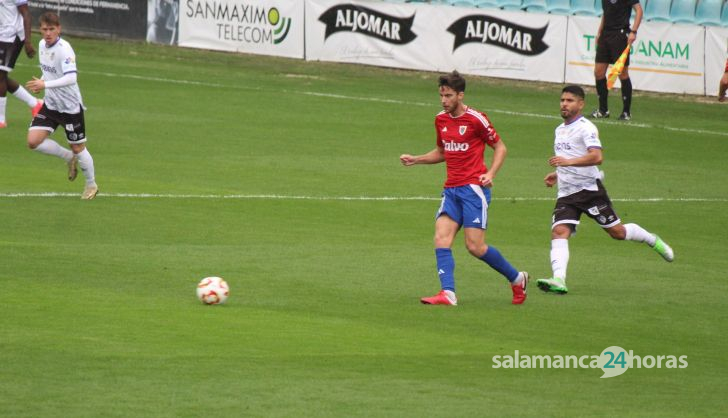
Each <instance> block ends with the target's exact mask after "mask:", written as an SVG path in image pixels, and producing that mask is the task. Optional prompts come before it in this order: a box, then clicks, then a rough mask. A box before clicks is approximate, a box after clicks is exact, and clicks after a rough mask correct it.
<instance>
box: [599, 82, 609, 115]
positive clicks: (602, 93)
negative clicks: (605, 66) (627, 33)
mask: <svg viewBox="0 0 728 418" xmlns="http://www.w3.org/2000/svg"><path fill="white" fill-rule="evenodd" d="M597 95H599V111H600V112H602V113H606V112H607V110H608V107H607V96H609V89H607V79H606V78H603V79H601V80H597Z"/></svg>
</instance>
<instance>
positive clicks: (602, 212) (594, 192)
mask: <svg viewBox="0 0 728 418" xmlns="http://www.w3.org/2000/svg"><path fill="white" fill-rule="evenodd" d="M584 97H585V94H584V90H583V89H582V88H581V87H579V86H566V87H564V89H563V90H562V91H561V117H562V118H563V119H564V123H562V124H561V125H559V126H558V127H557V128H556V133H555V141H554V153H555V155H554V156H552V157H551V158H549V165H551V166H552V167H555V168H556V171H554V172H552V173H549V174H548V175H546V177H545V178H544V183H546V186H547V187H553V186H554V185H555V184H557V182H558V188H559V192H558V198H557V200H556V207H555V208H554V213H553V219H552V224H551V269H552V271H553V277H551V278H549V279H540V280H538V281H537V284H538V287H539V289H541V290H543V291H544V292H550V293H557V294H566V293H567V292H568V289H567V288H566V267H567V265H568V263H569V241H568V240H569V238H570V237H571V235H572V234H573V233H574V232H576V226H577V225H578V224H579V218H580V217H581V214H582V213H584V214H586V215H587V216H588V217H590V218H592V219H593V220H595V221H596V222H597V223H598V224H599V226H601V227H602V228H604V230H605V231H606V232H607V233H608V234H609V236H611V237H612V238H614V239H617V240H629V241H637V242H644V243H646V244H647V245H649V246H650V247H652V248H653V249H654V250H655V251H657V253H658V254H660V255H661V256H662V258H664V259H665V260H667V261H672V260H673V251H672V248H670V246H669V245H667V244H666V243H665V242H664V241H663V240H661V239H660V237H658V236H657V235H654V234H651V233H649V232H647V231H646V230H645V229H644V228H642V227H641V226H639V225H637V224H634V223H629V224H622V221H621V220H620V219H619V216H617V214H616V213H615V212H614V209H613V208H612V202H611V201H610V200H609V196H608V195H607V191H606V190H605V189H604V185H603V184H602V181H601V180H602V177H603V176H602V174H603V173H602V172H601V171H599V169H598V168H597V167H596V166H597V165H599V164H601V163H602V143H601V141H600V140H599V131H598V130H597V128H596V126H594V124H593V123H591V122H590V121H589V120H587V119H586V118H585V117H584V116H583V115H582V111H583V110H584V104H585V102H584Z"/></svg>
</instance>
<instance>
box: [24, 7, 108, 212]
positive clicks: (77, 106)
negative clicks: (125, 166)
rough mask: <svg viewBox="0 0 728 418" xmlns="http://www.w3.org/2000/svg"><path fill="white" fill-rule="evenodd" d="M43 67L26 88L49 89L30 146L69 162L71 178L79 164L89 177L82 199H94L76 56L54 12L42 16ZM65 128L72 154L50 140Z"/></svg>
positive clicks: (31, 132)
mask: <svg viewBox="0 0 728 418" xmlns="http://www.w3.org/2000/svg"><path fill="white" fill-rule="evenodd" d="M40 32H41V35H42V36H43V39H42V40H41V41H40V45H39V52H40V54H39V55H40V57H39V59H40V67H41V70H42V71H43V77H42V78H40V79H38V78H35V77H33V79H32V80H30V81H28V82H27V83H26V86H27V87H28V88H29V89H30V90H31V91H32V92H33V93H37V92H39V91H41V90H44V89H45V97H44V99H45V103H44V104H43V107H42V108H41V109H40V112H38V115H36V116H35V117H34V118H33V122H31V124H30V129H29V130H28V146H29V147H30V149H33V150H36V151H38V152H41V153H43V154H48V155H53V156H56V157H59V158H62V159H63V160H65V161H66V163H68V179H69V180H71V181H73V180H74V179H75V178H76V163H77V162H78V166H79V167H80V168H81V172H83V175H84V177H86V186H85V188H84V191H83V194H82V195H81V199H93V198H94V197H96V194H97V193H98V191H99V188H98V186H97V185H96V179H95V170H94V160H93V157H91V154H89V152H88V149H86V139H87V138H86V126H85V123H84V117H83V111H84V107H83V101H82V99H81V91H80V90H79V88H78V83H77V82H76V73H77V69H76V54H75V53H74V52H73V48H71V44H69V43H68V42H67V41H66V40H64V39H61V22H60V20H59V18H58V15H57V14H55V13H53V12H47V13H44V14H43V15H42V16H41V17H40ZM59 125H61V126H63V129H64V130H65V131H66V140H67V141H68V144H69V145H70V147H71V151H73V152H71V151H69V150H68V149H66V148H63V147H62V146H60V145H59V144H58V143H57V142H56V141H54V140H52V139H50V138H49V136H50V134H51V133H53V132H54V131H55V130H56V128H57V127H58V126H59Z"/></svg>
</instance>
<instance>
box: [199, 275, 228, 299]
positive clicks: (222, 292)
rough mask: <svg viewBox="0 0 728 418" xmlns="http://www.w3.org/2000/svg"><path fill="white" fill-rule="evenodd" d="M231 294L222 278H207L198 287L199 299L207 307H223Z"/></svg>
mask: <svg viewBox="0 0 728 418" xmlns="http://www.w3.org/2000/svg"><path fill="white" fill-rule="evenodd" d="M229 294H230V288H229V287H228V284H227V282H226V281H225V280H223V279H222V278H221V277H205V278H204V279H202V280H200V283H199V284H198V285H197V299H199V300H200V302H202V303H204V304H205V305H221V304H223V303H225V301H226V300H227V298H228V295H229Z"/></svg>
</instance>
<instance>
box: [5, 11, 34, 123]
mask: <svg viewBox="0 0 728 418" xmlns="http://www.w3.org/2000/svg"><path fill="white" fill-rule="evenodd" d="M23 45H25V53H26V54H27V55H28V58H33V57H34V56H35V48H33V43H32V42H31V39H30V12H29V11H28V1H27V0H0V128H5V127H7V122H6V121H5V108H6V106H7V93H8V92H10V93H12V95H13V96H15V97H17V98H18V99H20V100H21V101H23V102H25V103H26V104H27V105H28V107H30V109H31V110H30V111H31V113H32V114H33V116H35V115H36V114H37V113H38V111H39V110H40V108H41V106H42V102H41V101H40V100H38V99H36V98H35V97H33V95H32V94H30V93H28V90H26V89H24V88H23V86H21V85H20V84H18V82H17V81H15V80H13V79H11V78H10V77H8V73H10V72H11V71H13V68H14V67H15V62H16V61H17V60H18V57H19V56H20V51H21V50H22V49H23Z"/></svg>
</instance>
